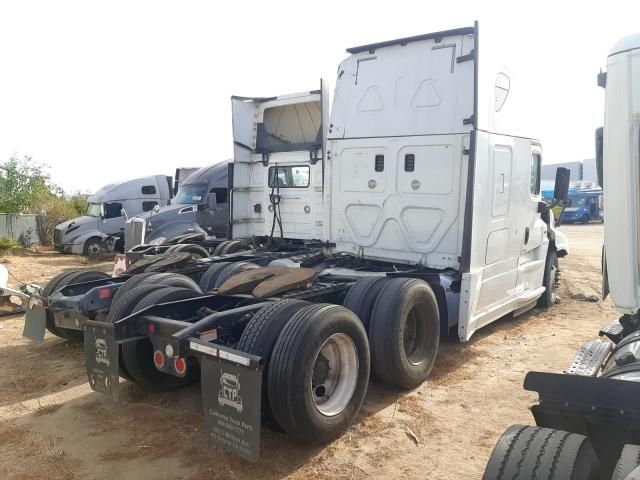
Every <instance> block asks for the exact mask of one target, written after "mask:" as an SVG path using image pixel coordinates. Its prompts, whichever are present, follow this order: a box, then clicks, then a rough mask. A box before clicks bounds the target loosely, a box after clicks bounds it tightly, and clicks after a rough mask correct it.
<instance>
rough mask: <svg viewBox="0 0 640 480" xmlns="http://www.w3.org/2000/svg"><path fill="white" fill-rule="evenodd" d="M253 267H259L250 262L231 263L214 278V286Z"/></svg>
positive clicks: (220, 284) (217, 286) (218, 285)
mask: <svg viewBox="0 0 640 480" xmlns="http://www.w3.org/2000/svg"><path fill="white" fill-rule="evenodd" d="M254 268H260V267H258V265H256V264H255V263H251V262H235V263H232V264H230V265H229V266H227V267H226V268H225V269H224V270H222V271H221V272H220V273H219V274H218V278H216V281H215V284H214V288H220V287H221V286H222V284H223V283H224V282H226V281H227V280H229V279H230V278H231V277H233V276H235V275H238V274H239V273H242V272H246V271H247V270H253V269H254Z"/></svg>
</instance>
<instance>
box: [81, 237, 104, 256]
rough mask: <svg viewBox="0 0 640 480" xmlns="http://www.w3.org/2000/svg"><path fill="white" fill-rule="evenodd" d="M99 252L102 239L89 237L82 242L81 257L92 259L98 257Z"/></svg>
mask: <svg viewBox="0 0 640 480" xmlns="http://www.w3.org/2000/svg"><path fill="white" fill-rule="evenodd" d="M100 252H102V238H100V237H91V238H89V239H87V241H86V242H84V247H82V254H83V255H85V256H87V257H92V256H95V255H98V254H99V253H100Z"/></svg>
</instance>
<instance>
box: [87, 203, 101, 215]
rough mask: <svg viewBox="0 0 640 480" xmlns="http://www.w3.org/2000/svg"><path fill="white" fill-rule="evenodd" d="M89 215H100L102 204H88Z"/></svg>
mask: <svg viewBox="0 0 640 480" xmlns="http://www.w3.org/2000/svg"><path fill="white" fill-rule="evenodd" d="M87 215H88V216H90V217H99V216H100V215H102V204H101V203H90V204H89V205H88V206H87Z"/></svg>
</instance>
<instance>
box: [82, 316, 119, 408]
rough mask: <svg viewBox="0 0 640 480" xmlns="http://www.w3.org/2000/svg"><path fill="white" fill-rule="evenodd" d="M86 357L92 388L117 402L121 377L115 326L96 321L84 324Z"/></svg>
mask: <svg viewBox="0 0 640 480" xmlns="http://www.w3.org/2000/svg"><path fill="white" fill-rule="evenodd" d="M84 357H85V362H86V365H87V376H88V377H89V385H90V386H91V388H92V389H93V390H95V391H96V392H100V393H105V394H107V395H110V396H111V398H113V400H117V399H118V386H119V383H120V377H119V371H118V344H117V343H116V338H115V331H114V326H113V324H111V323H104V322H94V321H87V322H86V323H85V324H84Z"/></svg>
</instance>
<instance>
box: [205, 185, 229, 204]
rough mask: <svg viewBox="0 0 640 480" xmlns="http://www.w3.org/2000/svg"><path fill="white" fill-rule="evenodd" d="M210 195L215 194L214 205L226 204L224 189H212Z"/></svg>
mask: <svg viewBox="0 0 640 480" xmlns="http://www.w3.org/2000/svg"><path fill="white" fill-rule="evenodd" d="M209 192H210V193H215V194H216V203H227V189H226V188H212V189H211V190H209Z"/></svg>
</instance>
